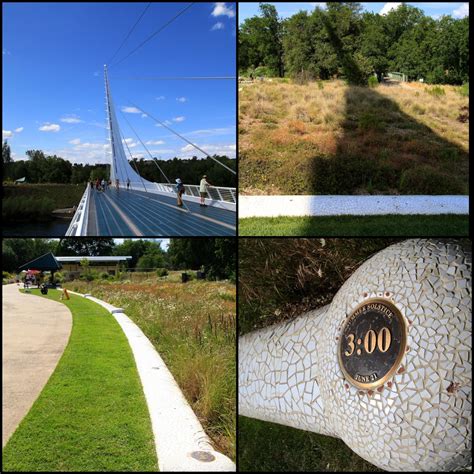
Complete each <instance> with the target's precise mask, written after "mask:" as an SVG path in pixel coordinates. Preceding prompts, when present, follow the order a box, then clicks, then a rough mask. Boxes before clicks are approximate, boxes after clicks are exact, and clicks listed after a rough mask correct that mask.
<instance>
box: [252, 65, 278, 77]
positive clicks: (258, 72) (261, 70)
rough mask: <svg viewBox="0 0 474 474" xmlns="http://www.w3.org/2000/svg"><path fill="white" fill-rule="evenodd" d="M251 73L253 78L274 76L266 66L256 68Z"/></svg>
mask: <svg viewBox="0 0 474 474" xmlns="http://www.w3.org/2000/svg"><path fill="white" fill-rule="evenodd" d="M253 73H254V75H255V77H272V76H274V75H275V74H273V71H272V69H270V68H269V67H267V66H258V67H257V68H255V69H254V71H253Z"/></svg>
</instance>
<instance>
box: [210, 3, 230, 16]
mask: <svg viewBox="0 0 474 474" xmlns="http://www.w3.org/2000/svg"><path fill="white" fill-rule="evenodd" d="M221 15H226V16H228V17H229V18H233V17H234V16H235V12H234V10H232V8H229V7H228V6H227V5H226V4H225V3H224V2H217V3H215V4H214V10H212V16H221Z"/></svg>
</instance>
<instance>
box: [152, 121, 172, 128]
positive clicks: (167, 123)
mask: <svg viewBox="0 0 474 474" xmlns="http://www.w3.org/2000/svg"><path fill="white" fill-rule="evenodd" d="M163 123H164V124H165V125H171V123H172V122H170V121H169V120H165V121H164V122H163ZM162 126H163V125H161V123H155V127H162Z"/></svg>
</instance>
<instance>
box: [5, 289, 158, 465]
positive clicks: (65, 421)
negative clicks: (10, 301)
mask: <svg viewBox="0 0 474 474" xmlns="http://www.w3.org/2000/svg"><path fill="white" fill-rule="evenodd" d="M32 293H33V294H36V295H40V293H39V290H33V291H32ZM40 296H41V295H40ZM59 297H60V292H59V291H55V290H51V291H50V292H49V293H48V295H47V296H46V298H49V299H52V300H55V301H59ZM63 303H64V304H65V305H66V306H67V307H68V308H69V309H70V311H71V313H72V317H73V325H72V331H71V336H70V339H69V342H68V345H67V347H66V349H65V351H64V353H63V355H62V357H61V359H60V361H59V363H58V365H57V367H56V370H55V371H54V373H53V374H52V376H51V377H50V379H49V381H48V382H47V384H46V386H45V387H44V389H43V391H42V392H41V394H40V396H39V397H38V399H37V400H36V401H35V403H34V404H33V406H32V407H31V409H30V411H29V412H28V414H27V415H26V417H25V418H24V419H23V421H22V422H21V423H20V425H19V427H18V428H17V430H16V431H15V433H14V434H13V436H12V437H11V438H10V440H9V441H8V443H7V445H6V446H5V448H4V450H3V469H2V470H3V471H26V472H28V471H62V472H65V471H76V472H77V471H156V470H157V459H156V453H155V448H154V440H153V433H152V429H151V422H150V418H149V414H148V409H147V406H146V402H145V397H144V394H143V390H142V386H141V383H140V379H139V376H138V373H137V369H136V366H135V361H134V358H133V354H132V352H131V349H130V347H129V345H128V342H127V339H126V337H125V335H124V334H123V332H122V330H121V328H120V326H119V325H118V323H117V322H116V320H115V319H114V318H113V316H112V315H111V314H110V313H108V312H107V311H106V310H105V309H104V308H102V307H101V306H99V305H98V304H96V303H94V302H92V301H89V300H87V299H85V298H83V297H80V296H76V295H71V299H70V300H69V301H63Z"/></svg>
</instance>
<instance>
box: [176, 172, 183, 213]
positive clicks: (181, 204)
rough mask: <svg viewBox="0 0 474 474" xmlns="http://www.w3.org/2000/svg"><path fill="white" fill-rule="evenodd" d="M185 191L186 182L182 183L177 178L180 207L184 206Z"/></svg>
mask: <svg viewBox="0 0 474 474" xmlns="http://www.w3.org/2000/svg"><path fill="white" fill-rule="evenodd" d="M184 192H185V189H184V184H183V183H182V181H181V180H180V179H179V178H177V179H176V194H177V197H178V206H179V207H183V194H184Z"/></svg>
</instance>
